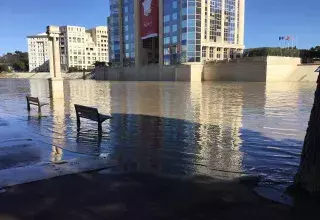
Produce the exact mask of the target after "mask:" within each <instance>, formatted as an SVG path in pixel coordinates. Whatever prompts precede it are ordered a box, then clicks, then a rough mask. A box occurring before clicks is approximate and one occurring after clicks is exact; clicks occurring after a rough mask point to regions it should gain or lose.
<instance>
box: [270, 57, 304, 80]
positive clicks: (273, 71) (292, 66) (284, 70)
mask: <svg viewBox="0 0 320 220" xmlns="http://www.w3.org/2000/svg"><path fill="white" fill-rule="evenodd" d="M300 63H301V59H300V58H293V57H267V74H266V75H267V79H266V81H267V82H287V81H289V80H290V78H291V75H292V74H293V72H294V71H296V69H297V68H298V65H299V64H300Z"/></svg>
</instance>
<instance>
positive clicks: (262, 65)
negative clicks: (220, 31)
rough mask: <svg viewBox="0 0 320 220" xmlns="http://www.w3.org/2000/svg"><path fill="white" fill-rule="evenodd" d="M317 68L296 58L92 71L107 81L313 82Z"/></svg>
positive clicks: (238, 60) (257, 58) (261, 58)
mask: <svg viewBox="0 0 320 220" xmlns="http://www.w3.org/2000/svg"><path fill="white" fill-rule="evenodd" d="M317 67H318V65H303V64H301V60H300V58H295V57H276V56H268V57H245V58H241V59H236V60H228V61H227V60H225V61H216V62H207V63H205V64H200V63H198V64H191V63H189V64H184V65H182V64H180V65H172V66H158V65H147V66H142V67H140V68H135V67H113V68H110V67H101V68H96V69H95V70H94V75H95V77H96V79H97V80H110V81H113V80H114V81H189V82H197V81H236V82H304V81H311V82H315V81H316V80H317V74H316V73H314V71H315V69H317Z"/></svg>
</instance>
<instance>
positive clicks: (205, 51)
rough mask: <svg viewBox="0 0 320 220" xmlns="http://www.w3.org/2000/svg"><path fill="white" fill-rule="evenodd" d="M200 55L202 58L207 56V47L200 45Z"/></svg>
mask: <svg viewBox="0 0 320 220" xmlns="http://www.w3.org/2000/svg"><path fill="white" fill-rule="evenodd" d="M202 57H203V58H206V57H207V48H206V47H202Z"/></svg>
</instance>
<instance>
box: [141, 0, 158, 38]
mask: <svg viewBox="0 0 320 220" xmlns="http://www.w3.org/2000/svg"><path fill="white" fill-rule="evenodd" d="M140 29H141V39H147V38H150V37H156V36H158V35H159V2H158V0H140Z"/></svg>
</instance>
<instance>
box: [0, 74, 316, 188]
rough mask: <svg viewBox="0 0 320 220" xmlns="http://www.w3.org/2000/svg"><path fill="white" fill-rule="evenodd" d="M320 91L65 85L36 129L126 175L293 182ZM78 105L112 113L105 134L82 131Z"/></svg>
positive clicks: (41, 88) (37, 88)
mask: <svg viewBox="0 0 320 220" xmlns="http://www.w3.org/2000/svg"><path fill="white" fill-rule="evenodd" d="M46 83H47V81H37V82H33V81H32V82H31V81H30V85H29V86H30V93H31V94H34V95H35V96H44V97H46V96H47V95H48V96H49V94H48V91H47V89H46V88H47V86H45V84H46ZM18 84H19V86H21V85H20V84H21V82H18ZM39 84H44V85H39ZM314 86H315V85H314V84H295V83H271V84H269V83H268V84H265V83H180V82H163V83H152V82H112V83H110V82H95V81H90V80H89V81H82V80H75V81H65V82H64V84H63V91H64V92H63V94H62V95H63V96H60V98H54V97H53V98H52V99H51V100H52V102H51V109H49V110H48V112H46V114H47V115H48V117H43V118H41V123H40V124H36V123H31V127H32V131H33V132H35V133H39V134H41V135H42V137H43V141H46V142H50V143H52V146H53V147H61V148H63V149H66V150H68V151H75V152H78V153H83V154H90V155H109V156H110V157H112V158H115V159H117V160H118V161H119V162H120V166H119V167H118V168H117V169H118V170H122V171H132V170H138V171H148V172H165V173H172V174H194V173H201V174H206V175H211V176H220V177H223V178H230V177H234V176H238V175H240V174H242V173H256V174H262V175H265V176H266V178H267V179H268V180H272V181H287V182H288V181H290V180H291V178H292V176H293V174H294V172H295V170H296V168H297V165H298V161H299V155H300V151H301V146H302V140H303V137H304V134H305V129H306V126H307V121H308V117H309V112H310V108H311V105H312V94H313V91H314ZM0 88H1V87H0ZM60 88H61V87H60ZM2 90H3V88H2ZM60 91H61V90H60ZM25 93H29V89H28V91H26V92H20V93H19V94H18V95H16V94H12V93H11V92H9V93H8V96H11V97H15V99H16V100H17V101H16V105H22V104H24V103H23V101H22V100H21V99H22V97H23V96H24V95H25ZM6 97H7V96H6ZM0 99H1V100H6V98H5V97H4V96H0ZM2 104H3V102H2ZM74 104H81V105H87V106H93V107H97V108H98V109H99V112H101V113H102V114H107V115H108V114H112V116H113V118H112V120H110V121H107V122H106V123H104V124H103V135H102V137H100V138H99V135H98V132H97V129H96V123H95V122H91V121H83V128H84V129H82V130H81V133H77V129H76V116H75V109H74ZM4 107H5V108H6V109H7V111H10V106H9V105H8V104H5V106H4ZM59 149H60V148H59ZM57 150H58V149H57V148H54V150H53V155H59V153H55V152H57ZM58 158H59V157H58ZM54 160H55V159H54ZM58 160H59V159H58Z"/></svg>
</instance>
